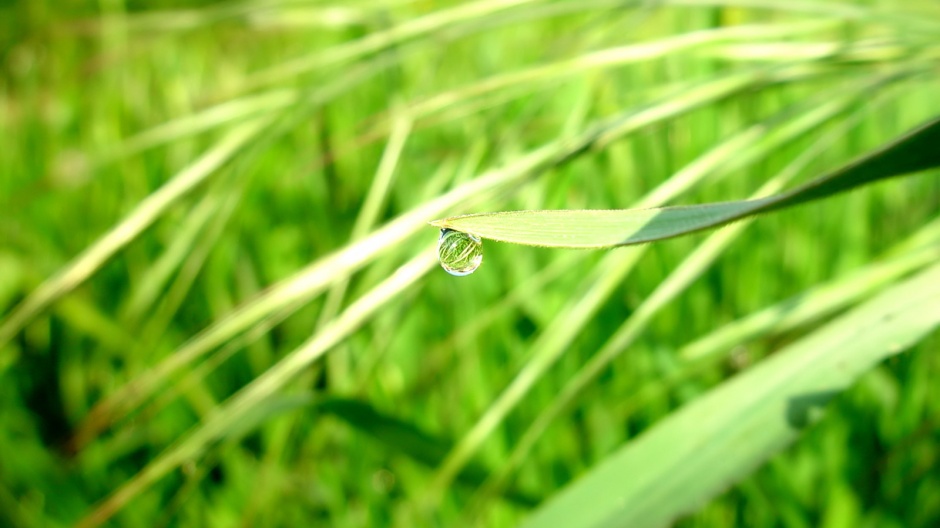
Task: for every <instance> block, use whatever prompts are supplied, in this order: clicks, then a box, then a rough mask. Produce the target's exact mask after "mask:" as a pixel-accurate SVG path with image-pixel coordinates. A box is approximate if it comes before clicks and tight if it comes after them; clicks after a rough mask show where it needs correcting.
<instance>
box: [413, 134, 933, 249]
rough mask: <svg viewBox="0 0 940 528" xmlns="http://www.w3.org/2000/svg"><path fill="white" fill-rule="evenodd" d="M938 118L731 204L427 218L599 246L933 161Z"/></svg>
mask: <svg viewBox="0 0 940 528" xmlns="http://www.w3.org/2000/svg"><path fill="white" fill-rule="evenodd" d="M938 144H940V118H937V119H933V120H931V121H929V122H928V123H926V124H924V125H922V126H920V127H918V128H916V129H914V130H912V131H911V132H909V133H907V134H906V135H904V136H902V137H901V138H899V139H897V140H896V141H894V142H892V143H890V144H888V145H887V146H885V147H883V148H882V149H881V150H878V151H875V152H873V153H871V154H868V155H866V156H864V157H863V158H861V159H859V160H857V161H855V162H853V163H850V164H849V165H846V166H845V167H843V168H841V169H839V170H836V171H835V172H832V173H830V174H828V175H825V176H822V177H820V178H818V179H816V180H813V181H811V182H809V183H806V184H804V185H801V186H799V187H797V188H796V189H793V190H792V191H789V192H786V193H782V194H778V195H774V196H770V197H767V198H760V199H755V200H741V201H736V202H718V203H710V204H702V205H692V206H676V207H662V208H652V209H624V210H556V211H506V212H497V213H480V214H471V215H464V216H456V217H451V218H444V219H441V220H434V221H433V222H431V225H433V226H436V227H440V228H447V229H453V230H456V231H464V232H466V233H471V234H473V235H476V236H478V237H482V238H487V239H490V240H495V241H498V242H509V243H513V244H522V245H529V246H541V247H555V248H577V249H602V248H611V247H617V246H628V245H633V244H642V243H644V242H652V241H655V240H664V239H667V238H673V237H677V236H681V235H685V234H689V233H694V232H696V231H701V230H704V229H708V228H712V227H717V226H720V225H723V224H727V223H729V222H733V221H735V220H740V219H742V218H747V217H749V216H754V215H757V214H761V213H766V212H771V211H777V210H780V209H785V208H788V207H792V206H795V205H800V204H804V203H807V202H811V201H813V200H819V199H822V198H826V197H829V196H833V195H836V194H840V193H843V192H846V191H849V190H852V189H854V188H857V187H860V186H862V185H866V184H869V183H873V182H877V181H880V180H885V179H888V178H892V177H895V176H900V175H905V174H911V173H915V172H918V171H923V170H927V169H931V168H934V167H937V166H940V149H937V148H936V146H937V145H938Z"/></svg>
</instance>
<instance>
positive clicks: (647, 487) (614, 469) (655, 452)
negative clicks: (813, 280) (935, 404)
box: [524, 265, 940, 528]
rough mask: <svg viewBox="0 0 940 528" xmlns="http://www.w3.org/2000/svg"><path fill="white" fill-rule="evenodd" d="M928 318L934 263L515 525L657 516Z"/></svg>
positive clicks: (687, 505) (737, 466) (682, 509)
mask: <svg viewBox="0 0 940 528" xmlns="http://www.w3.org/2000/svg"><path fill="white" fill-rule="evenodd" d="M938 325H940V265H934V266H932V267H931V268H929V269H927V270H926V271H924V272H922V273H920V274H918V275H916V276H914V277H913V278H911V279H908V280H907V281H905V282H903V283H901V284H899V285H897V286H895V287H893V288H891V289H889V290H888V291H886V292H884V293H883V294H881V295H879V296H877V297H875V298H874V299H872V300H870V301H869V302H867V303H865V304H864V305H862V306H860V307H859V308H857V309H855V310H853V311H852V312H850V313H849V314H847V315H845V316H843V317H841V318H839V319H837V320H836V321H834V322H833V323H831V324H829V325H827V326H825V327H823V328H822V329H820V330H819V331H817V332H815V333H813V334H811V335H810V336H808V337H806V338H804V339H802V340H800V341H798V342H796V343H794V344H793V345H791V346H789V347H787V348H786V349H784V350H782V351H780V352H779V353H777V354H775V355H774V356H772V357H771V358H769V359H768V360H766V361H764V362H763V363H761V364H760V365H758V366H756V367H754V368H753V369H752V370H750V371H748V372H746V373H744V374H742V375H740V376H739V377H737V378H735V379H733V380H731V381H729V382H726V383H724V384H722V385H721V386H719V387H718V388H716V389H714V390H712V391H711V392H709V393H708V394H706V395H705V396H703V397H701V398H699V399H698V400H696V401H695V402H694V403H692V404H689V405H687V406H685V407H683V408H682V409H680V410H679V411H676V412H675V413H673V414H672V415H670V416H669V417H668V418H666V419H665V420H663V421H662V422H660V424H659V425H657V426H656V427H654V428H653V429H651V430H649V431H647V432H646V433H644V434H642V435H641V436H640V437H638V438H637V439H636V440H634V441H632V442H629V443H628V444H626V445H625V446H624V447H622V448H621V449H620V450H619V451H617V452H616V453H614V454H613V455H612V456H610V457H608V458H607V460H605V461H604V462H602V463H601V464H600V465H598V466H597V467H596V468H595V469H593V470H592V471H591V472H590V473H589V474H588V475H586V476H585V477H584V478H582V479H580V480H578V481H576V482H575V483H574V484H573V485H571V486H569V487H568V488H566V489H565V490H563V491H562V492H561V493H559V494H558V495H556V497H555V498H554V499H553V500H551V501H550V502H548V503H547V504H546V505H545V506H544V507H542V508H540V509H539V510H537V511H536V512H535V514H534V515H533V516H532V517H531V518H529V520H528V522H527V523H525V525H524V526H527V527H531V528H538V527H543V526H567V527H571V528H577V527H597V526H664V525H667V524H669V523H671V522H673V521H675V520H676V519H677V518H678V517H679V516H681V515H683V514H686V513H688V512H691V511H693V510H694V509H695V508H696V507H698V506H700V505H701V504H702V503H703V502H704V501H706V500H708V499H710V498H711V497H713V496H714V495H716V494H717V493H719V492H720V491H721V490H723V489H725V488H727V487H728V486H729V485H731V484H732V483H734V482H736V481H737V480H739V479H741V478H742V477H744V476H745V475H747V474H748V473H749V472H750V471H752V470H753V469H754V467H756V466H757V465H758V464H760V463H761V462H763V461H764V460H766V459H767V458H769V457H770V456H771V455H772V454H774V453H776V452H777V451H779V450H781V449H783V448H784V447H785V446H786V445H787V444H789V443H790V442H792V441H793V440H794V439H795V438H796V437H797V436H798V434H799V432H800V431H801V430H802V429H803V428H804V427H806V426H807V425H809V424H810V423H812V422H813V421H815V420H816V419H818V418H819V416H820V411H821V410H822V409H821V408H822V407H823V406H824V405H825V404H826V402H828V401H829V400H830V399H832V398H833V397H835V396H836V395H837V394H838V393H839V392H840V391H842V390H844V389H845V388H846V387H848V386H849V385H850V384H851V383H852V382H853V381H854V380H855V379H856V378H858V377H859V376H860V375H861V374H862V373H864V372H865V371H866V370H868V369H870V368H871V367H873V366H874V365H875V364H876V363H878V362H879V361H881V360H883V359H885V358H887V357H889V356H891V355H893V354H896V353H898V352H900V351H902V350H904V349H906V348H908V347H910V346H912V345H913V344H915V343H917V342H918V341H919V340H920V339H922V338H923V337H924V336H926V335H927V334H928V333H929V332H931V331H932V330H933V329H934V328H936V327H937V326H938Z"/></svg>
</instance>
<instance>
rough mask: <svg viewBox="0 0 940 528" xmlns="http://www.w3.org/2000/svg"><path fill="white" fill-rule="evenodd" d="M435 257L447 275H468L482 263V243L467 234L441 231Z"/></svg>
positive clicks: (446, 230)
mask: <svg viewBox="0 0 940 528" xmlns="http://www.w3.org/2000/svg"><path fill="white" fill-rule="evenodd" d="M437 256H438V258H439V259H440V261H441V267H442V268H444V271H446V272H447V273H450V274H451V275H456V276H458V277H462V276H464V275H470V274H471V273H473V272H474V271H476V269H477V268H479V267H480V264H481V263H482V262H483V241H482V240H480V237H476V236H473V235H471V234H469V233H464V232H462V231H454V230H453V229H446V228H445V229H441V237H440V238H439V239H438V241H437Z"/></svg>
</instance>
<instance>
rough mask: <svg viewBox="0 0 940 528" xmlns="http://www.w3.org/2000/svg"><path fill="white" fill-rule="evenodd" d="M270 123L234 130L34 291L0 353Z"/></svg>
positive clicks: (1, 340) (2, 328) (5, 327)
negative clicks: (39, 316)
mask: <svg viewBox="0 0 940 528" xmlns="http://www.w3.org/2000/svg"><path fill="white" fill-rule="evenodd" d="M268 123H269V120H268V119H258V120H254V121H251V122H249V123H246V124H243V125H241V126H240V127H237V128H234V129H233V130H232V132H231V133H229V134H228V135H227V136H226V137H225V138H223V139H222V141H220V142H219V143H218V144H217V145H216V146H215V147H214V148H213V149H211V150H209V151H208V152H206V153H205V154H204V155H203V156H202V157H201V158H199V159H198V160H196V161H195V162H193V164H192V165H190V166H189V167H187V168H186V169H184V170H183V171H182V172H181V173H180V174H179V175H177V176H176V177H175V178H173V179H172V180H170V181H169V182H167V183H166V184H165V185H164V186H163V187H161V188H160V189H159V190H157V191H156V192H154V193H153V194H152V195H150V196H149V197H148V198H147V199H146V200H144V201H142V202H141V203H140V205H138V206H137V208H136V209H134V211H132V212H131V214H130V215H128V216H127V218H125V219H124V220H123V221H121V222H120V223H119V224H118V225H116V226H115V227H114V228H113V229H111V231H109V232H108V233H106V234H105V235H104V236H102V237H101V238H100V239H99V240H98V241H97V242H95V243H94V244H93V245H91V246H90V247H89V248H88V249H86V250H85V251H84V252H83V253H82V254H81V255H79V256H78V257H76V258H75V259H74V260H72V262H70V263H69V264H68V265H66V267H65V268H63V269H62V270H61V271H60V272H59V273H57V274H56V275H55V276H53V277H51V278H49V279H48V280H47V281H46V282H44V283H43V284H42V285H40V286H39V287H38V288H36V290H34V291H33V292H32V293H31V294H30V295H29V297H27V298H26V299H25V300H24V301H23V302H22V304H20V305H19V306H17V308H16V309H15V310H14V311H13V312H12V313H11V314H10V315H9V316H8V317H7V318H6V319H5V320H4V321H3V323H2V324H0V350H2V349H3V346H4V344H6V342H7V341H9V340H10V339H11V338H12V337H13V336H14V335H16V333H17V332H19V330H20V329H21V328H22V327H23V325H25V324H26V323H28V322H29V321H30V320H31V319H32V318H33V317H35V316H36V315H37V314H39V313H40V312H42V311H43V310H45V309H46V308H48V307H49V305H50V304H52V303H54V302H56V301H57V300H58V299H60V298H61V297H62V296H63V295H66V294H67V293H68V292H70V291H72V290H73V289H74V288H75V287H77V286H78V285H79V284H81V283H82V282H83V281H85V280H86V279H87V278H88V277H90V276H91V275H92V274H94V273H95V272H96V271H97V270H98V269H99V268H101V266H102V265H104V263H105V262H107V260H108V259H110V258H111V257H112V256H114V254H115V253H117V252H118V251H120V250H121V248H123V247H125V246H126V245H127V244H128V243H130V242H131V241H132V240H134V239H135V238H136V237H137V236H138V235H140V233H141V232H143V231H144V230H145V229H147V228H148V227H149V226H150V225H151V224H153V222H154V221H155V220H156V219H157V218H159V217H160V215H162V214H163V213H164V212H165V211H166V210H167V209H168V208H169V207H170V206H172V205H173V204H174V203H176V202H177V201H178V200H179V199H180V198H182V197H183V196H185V195H186V194H187V193H188V192H190V191H191V190H193V189H194V188H195V187H196V186H198V185H199V184H201V183H202V182H204V181H205V180H206V179H207V178H208V177H209V176H210V175H211V174H213V173H214V172H215V171H216V170H218V169H219V167H221V166H222V165H224V164H225V163H226V162H228V161H229V160H230V159H231V157H232V156H235V155H236V154H237V153H238V152H239V149H241V148H242V147H244V146H245V145H246V144H247V143H248V142H249V141H250V140H251V139H252V138H254V137H256V136H257V134H258V133H259V132H261V130H263V129H264V127H265V126H266V125H267V124H268Z"/></svg>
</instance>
